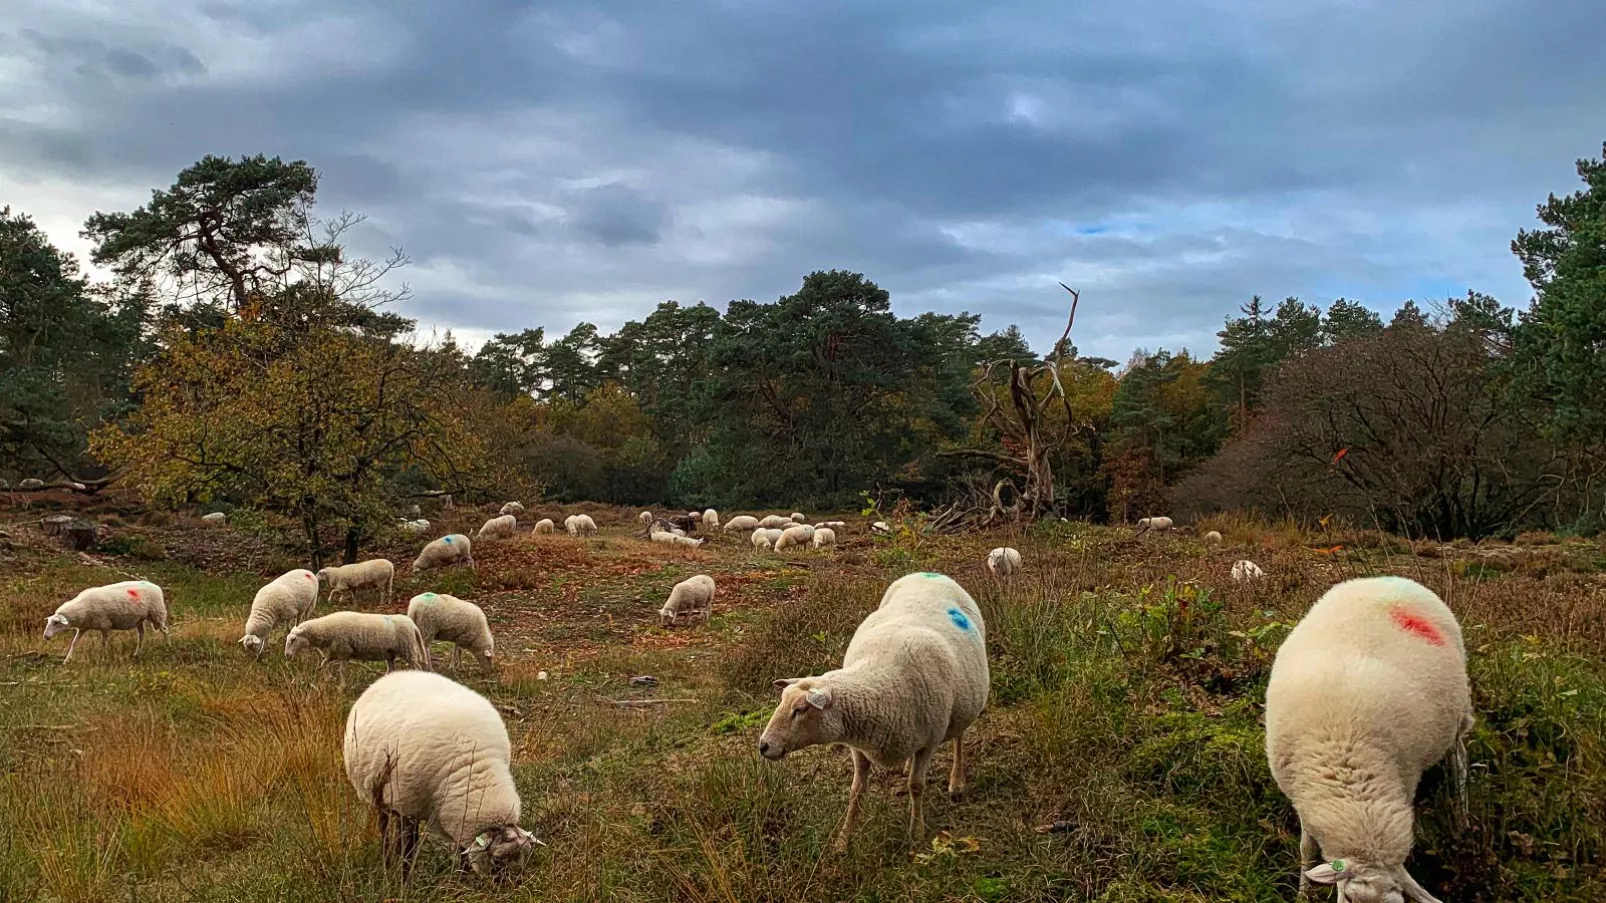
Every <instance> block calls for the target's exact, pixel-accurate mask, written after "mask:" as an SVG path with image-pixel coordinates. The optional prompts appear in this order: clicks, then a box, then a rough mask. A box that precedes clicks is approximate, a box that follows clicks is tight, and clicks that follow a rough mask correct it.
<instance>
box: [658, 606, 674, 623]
mask: <svg viewBox="0 0 1606 903" xmlns="http://www.w3.org/2000/svg"><path fill="white" fill-rule="evenodd" d="M658 623H660V624H662V625H663V626H665V627H673V626H675V610H674V609H673V608H670V607H669V606H667V605H665V606H664V607H663V608H660V609H658Z"/></svg>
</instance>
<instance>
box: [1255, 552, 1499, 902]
mask: <svg viewBox="0 0 1606 903" xmlns="http://www.w3.org/2000/svg"><path fill="white" fill-rule="evenodd" d="M1472 724H1473V716H1472V693H1471V689H1470V687H1469V685H1468V683H1467V663H1466V648H1465V646H1464V645H1463V642H1462V638H1461V626H1460V624H1458V623H1457V622H1456V619H1455V615H1454V614H1452V613H1451V612H1450V609H1449V608H1448V607H1446V606H1445V604H1444V602H1442V601H1441V600H1440V599H1439V597H1438V596H1436V595H1434V594H1433V593H1432V592H1431V591H1430V590H1428V589H1427V588H1426V587H1423V586H1422V585H1421V584H1418V583H1416V582H1415V581H1412V580H1407V579H1405V578H1403V577H1365V578H1361V579H1356V580H1347V581H1345V582H1343V583H1340V584H1338V585H1337V586H1335V587H1333V588H1332V589H1330V590H1328V591H1327V593H1326V594H1325V595H1323V596H1322V597H1321V598H1320V599H1318V600H1317V602H1316V604H1315V605H1313V606H1311V610H1310V611H1309V612H1307V613H1306V614H1305V617H1304V618H1303V619H1301V620H1300V622H1299V624H1298V625H1296V626H1295V627H1294V629H1293V631H1292V632H1290V633H1289V635H1288V639H1286V640H1284V641H1283V644H1282V646H1281V647H1280V648H1279V649H1278V650H1277V657H1276V659H1275V661H1274V662H1273V663H1272V669H1271V681H1270V683H1269V684H1268V685H1267V687H1266V758H1267V760H1268V762H1269V763H1270V765H1271V772H1272V777H1274V778H1275V779H1276V781H1277V786H1278V787H1279V788H1280V789H1281V790H1282V792H1283V793H1284V794H1285V795H1286V796H1287V797H1288V799H1289V801H1290V802H1292V803H1293V805H1294V810H1295V811H1296V812H1297V813H1298V814H1299V823H1300V842H1299V853H1300V861H1301V865H1300V870H1301V872H1302V875H1301V877H1300V888H1301V890H1305V889H1308V888H1309V887H1310V885H1311V883H1312V882H1315V883H1317V884H1336V885H1338V898H1339V899H1340V900H1348V901H1353V903H1380V901H1396V903H1397V901H1401V900H1402V899H1409V900H1412V901H1416V903H1438V901H1436V900H1435V899H1434V898H1433V896H1432V895H1431V894H1429V893H1428V892H1427V891H1426V890H1424V889H1423V888H1422V886H1421V885H1420V884H1417V882H1416V880H1415V879H1414V878H1412V877H1411V875H1410V874H1409V873H1408V872H1406V870H1405V859H1406V857H1407V856H1409V855H1410V852H1411V846H1412V842H1413V838H1412V831H1413V821H1414V813H1413V811H1412V801H1413V799H1414V798H1415V796H1416V788H1417V783H1418V781H1419V780H1420V779H1421V776H1422V772H1423V771H1424V770H1426V769H1427V768H1428V767H1429V766H1431V765H1433V764H1434V763H1436V762H1439V761H1440V760H1442V759H1444V758H1445V755H1446V754H1447V753H1448V754H1449V755H1450V759H1451V764H1452V766H1453V772H1454V774H1453V777H1454V779H1455V781H1456V783H1457V785H1458V789H1461V790H1462V791H1463V792H1464V787H1465V783H1466V746H1465V740H1466V735H1467V732H1468V731H1470V730H1471V729H1472ZM1318 847H1319V848H1320V852H1321V855H1322V857H1323V858H1324V859H1325V860H1326V862H1324V863H1322V864H1321V865H1317V866H1315V867H1312V866H1313V864H1314V863H1315V861H1316V854H1317V851H1318Z"/></svg>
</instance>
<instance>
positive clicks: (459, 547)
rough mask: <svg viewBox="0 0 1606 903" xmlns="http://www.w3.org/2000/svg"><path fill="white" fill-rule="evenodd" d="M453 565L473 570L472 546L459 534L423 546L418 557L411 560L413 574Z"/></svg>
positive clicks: (466, 538) (465, 537) (443, 537)
mask: <svg viewBox="0 0 1606 903" xmlns="http://www.w3.org/2000/svg"><path fill="white" fill-rule="evenodd" d="M454 564H466V565H468V567H469V570H473V569H474V544H473V543H471V542H469V539H468V537H467V536H464V535H463V534H461V533H453V534H451V535H449V536H442V537H441V538H440V539H436V540H432V541H431V542H430V543H429V544H428V545H426V546H424V548H423V550H422V551H420V552H419V553H418V557H417V558H415V559H413V573H414V574H415V575H416V574H421V573H423V572H424V571H427V570H431V569H434V568H443V567H450V566H451V565H454Z"/></svg>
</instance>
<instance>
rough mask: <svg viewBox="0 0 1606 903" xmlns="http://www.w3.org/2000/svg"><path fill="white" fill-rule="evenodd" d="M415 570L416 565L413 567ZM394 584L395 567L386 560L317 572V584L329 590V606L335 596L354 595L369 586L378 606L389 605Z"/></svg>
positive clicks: (345, 565) (360, 562)
mask: <svg viewBox="0 0 1606 903" xmlns="http://www.w3.org/2000/svg"><path fill="white" fill-rule="evenodd" d="M414 569H415V570H416V569H417V565H414ZM395 582H396V566H395V565H394V564H391V563H390V561H389V560H388V559H384V558H370V559H369V560H367V561H359V562H357V563H356V564H343V565H339V566H336V567H326V568H324V569H323V570H321V571H319V572H318V583H319V584H320V585H322V586H325V587H328V589H329V604H330V605H333V604H335V596H337V595H339V594H340V593H341V592H346V591H349V592H351V593H352V595H356V592H357V590H359V589H362V588H363V587H365V586H371V587H373V588H374V589H375V590H377V591H378V593H379V604H381V605H388V604H389V603H390V591H391V589H392V588H393V587H394V585H395Z"/></svg>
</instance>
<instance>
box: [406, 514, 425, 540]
mask: <svg viewBox="0 0 1606 903" xmlns="http://www.w3.org/2000/svg"><path fill="white" fill-rule="evenodd" d="M429 527H430V523H429V521H427V520H425V519H424V518H422V517H420V518H415V519H413V520H404V521H402V522H401V528H402V532H403V533H406V534H407V535H409V536H420V535H422V534H424V533H428V532H429Z"/></svg>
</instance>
